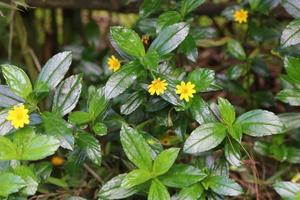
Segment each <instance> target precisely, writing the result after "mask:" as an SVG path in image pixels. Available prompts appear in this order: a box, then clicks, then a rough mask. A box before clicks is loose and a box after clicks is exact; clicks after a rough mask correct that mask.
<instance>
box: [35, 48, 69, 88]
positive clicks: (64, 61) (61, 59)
mask: <svg viewBox="0 0 300 200" xmlns="http://www.w3.org/2000/svg"><path fill="white" fill-rule="evenodd" d="M71 62H72V53H71V52H70V51H66V52H62V53H58V54H56V55H54V56H53V57H52V58H50V59H49V60H48V61H47V63H46V64H45V65H44V67H43V68H42V71H41V72H40V74H39V76H38V78H37V81H36V84H35V88H39V87H40V86H41V85H43V84H46V85H47V86H48V88H49V89H50V90H52V89H54V88H55V87H56V86H57V85H58V84H59V83H60V82H61V81H62V79H63V78H64V76H65V74H66V73H67V71H68V70H69V67H70V65H71Z"/></svg>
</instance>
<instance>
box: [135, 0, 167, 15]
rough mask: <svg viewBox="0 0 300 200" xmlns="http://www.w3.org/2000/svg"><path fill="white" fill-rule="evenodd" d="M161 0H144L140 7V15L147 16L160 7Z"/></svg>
mask: <svg viewBox="0 0 300 200" xmlns="http://www.w3.org/2000/svg"><path fill="white" fill-rule="evenodd" d="M161 3H162V0H145V1H143V3H142V5H141V7H140V15H142V16H144V17H147V16H149V15H151V14H152V13H154V12H155V11H157V10H158V9H160V6H161Z"/></svg>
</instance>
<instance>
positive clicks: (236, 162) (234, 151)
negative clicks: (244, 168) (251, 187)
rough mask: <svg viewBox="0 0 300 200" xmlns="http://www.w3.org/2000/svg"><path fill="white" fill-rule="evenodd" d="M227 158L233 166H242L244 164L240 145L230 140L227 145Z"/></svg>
mask: <svg viewBox="0 0 300 200" xmlns="http://www.w3.org/2000/svg"><path fill="white" fill-rule="evenodd" d="M225 157H226V160H227V161H228V162H229V163H230V164H231V165H233V166H237V167H238V166H240V165H241V164H242V163H241V152H240V144H239V143H238V142H236V141H234V140H228V141H227V142H226V143H225Z"/></svg>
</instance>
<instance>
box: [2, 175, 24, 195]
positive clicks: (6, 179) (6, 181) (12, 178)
mask: <svg viewBox="0 0 300 200" xmlns="http://www.w3.org/2000/svg"><path fill="white" fill-rule="evenodd" d="M0 180H1V184H0V197H7V196H8V195H9V194H11V193H15V192H18V191H19V190H20V189H21V188H23V187H25V186H26V183H25V181H24V180H23V179H22V178H21V177H20V176H17V175H14V174H13V173H10V172H5V173H1V174H0Z"/></svg>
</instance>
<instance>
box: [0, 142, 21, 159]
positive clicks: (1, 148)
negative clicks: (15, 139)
mask: <svg viewBox="0 0 300 200" xmlns="http://www.w3.org/2000/svg"><path fill="white" fill-rule="evenodd" d="M17 156H18V154H17V146H16V145H15V144H14V143H12V142H11V141H10V140H9V139H8V138H6V137H4V136H0V160H15V159H16V158H17Z"/></svg>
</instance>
